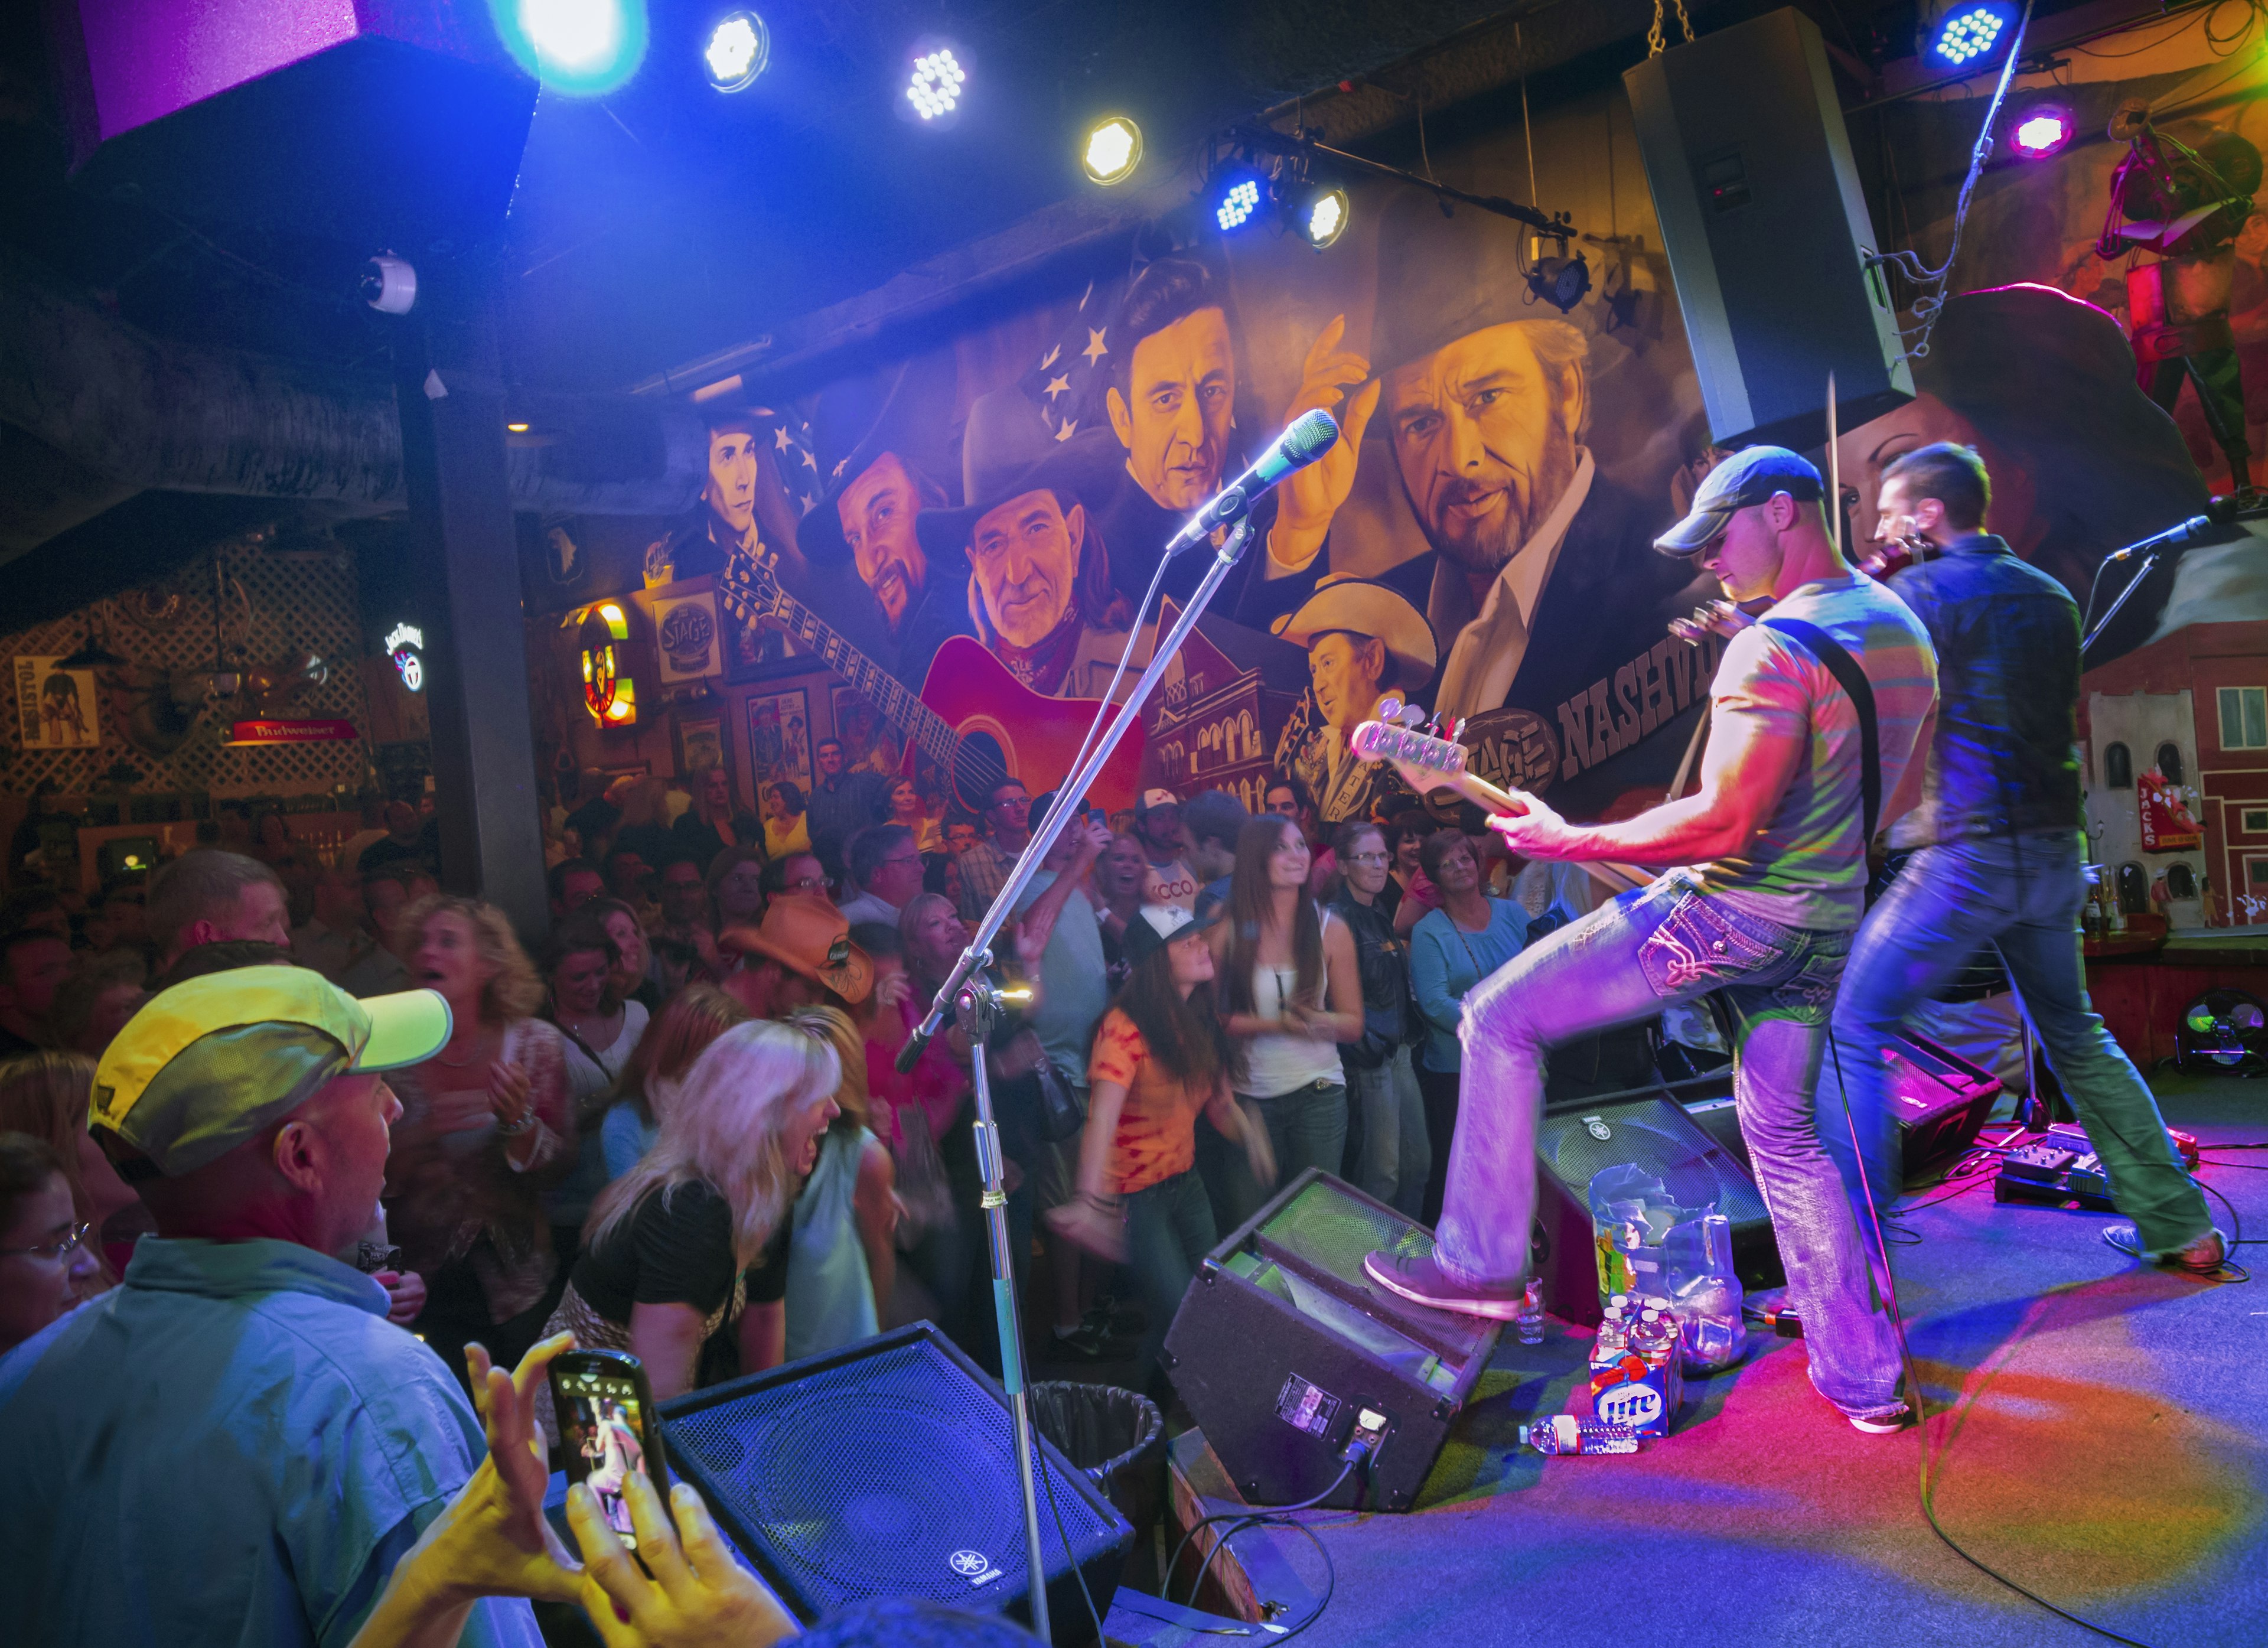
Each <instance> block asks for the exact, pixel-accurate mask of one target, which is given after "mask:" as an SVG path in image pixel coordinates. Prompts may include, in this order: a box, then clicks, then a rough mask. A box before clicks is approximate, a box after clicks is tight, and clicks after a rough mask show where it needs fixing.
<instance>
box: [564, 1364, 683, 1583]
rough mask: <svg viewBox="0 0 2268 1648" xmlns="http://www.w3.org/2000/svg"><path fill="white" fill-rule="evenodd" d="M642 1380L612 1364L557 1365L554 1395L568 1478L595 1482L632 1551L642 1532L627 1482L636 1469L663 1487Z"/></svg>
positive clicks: (604, 1511)
mask: <svg viewBox="0 0 2268 1648" xmlns="http://www.w3.org/2000/svg"><path fill="white" fill-rule="evenodd" d="M642 1383H643V1381H642V1380H640V1379H637V1377H635V1376H634V1375H632V1374H630V1373H623V1372H615V1371H613V1370H611V1369H595V1370H594V1369H587V1368H577V1369H573V1370H570V1371H562V1370H560V1369H558V1368H557V1367H556V1366H555V1367H554V1369H553V1370H552V1380H551V1399H552V1402H553V1405H554V1406H555V1407H556V1409H557V1410H558V1415H559V1438H560V1441H561V1442H562V1443H563V1445H564V1446H565V1449H566V1454H567V1460H566V1471H567V1480H568V1481H569V1482H588V1483H589V1484H590V1487H591V1491H592V1492H593V1493H594V1494H596V1495H597V1496H598V1498H599V1511H600V1514H601V1515H602V1516H604V1517H605V1518H606V1519H607V1526H608V1527H610V1528H612V1529H613V1530H614V1531H615V1533H616V1534H619V1535H621V1537H622V1543H623V1544H624V1545H626V1546H628V1547H629V1548H630V1549H632V1550H636V1549H637V1530H636V1529H635V1528H633V1527H631V1526H630V1502H629V1500H627V1499H626V1498H624V1497H623V1492H622V1490H623V1484H624V1483H625V1482H628V1481H629V1480H630V1475H631V1474H632V1473H633V1472H635V1473H637V1475H641V1476H644V1478H645V1479H646V1481H647V1482H648V1484H649V1485H651V1486H652V1487H654V1489H655V1490H656V1491H657V1492H659V1491H660V1488H661V1484H659V1483H658V1482H654V1478H653V1466H652V1464H651V1463H650V1462H649V1460H648V1457H647V1453H648V1446H649V1443H648V1438H649V1436H650V1434H651V1432H650V1431H648V1430H647V1426H646V1412H645V1402H644V1397H643V1396H642V1395H641V1394H640V1392H639V1387H640V1385H641V1384H642Z"/></svg>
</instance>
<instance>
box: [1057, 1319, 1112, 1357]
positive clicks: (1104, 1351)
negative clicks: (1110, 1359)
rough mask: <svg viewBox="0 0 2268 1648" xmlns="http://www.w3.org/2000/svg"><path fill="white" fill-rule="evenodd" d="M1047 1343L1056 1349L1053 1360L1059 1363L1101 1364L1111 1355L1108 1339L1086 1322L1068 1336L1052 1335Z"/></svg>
mask: <svg viewBox="0 0 2268 1648" xmlns="http://www.w3.org/2000/svg"><path fill="white" fill-rule="evenodd" d="M1047 1343H1048V1344H1049V1345H1052V1346H1053V1347H1054V1350H1053V1352H1052V1355H1053V1359H1054V1360H1056V1361H1058V1362H1100V1361H1101V1360H1102V1359H1103V1357H1107V1356H1108V1355H1109V1354H1110V1344H1109V1341H1108V1338H1107V1337H1105V1335H1101V1334H1099V1333H1097V1332H1095V1331H1094V1329H1093V1328H1090V1327H1089V1326H1088V1325H1087V1324H1086V1323H1085V1322H1081V1323H1080V1324H1079V1326H1078V1327H1077V1328H1074V1329H1073V1330H1072V1331H1071V1332H1070V1333H1067V1334H1066V1333H1050V1334H1049V1335H1048V1337H1047Z"/></svg>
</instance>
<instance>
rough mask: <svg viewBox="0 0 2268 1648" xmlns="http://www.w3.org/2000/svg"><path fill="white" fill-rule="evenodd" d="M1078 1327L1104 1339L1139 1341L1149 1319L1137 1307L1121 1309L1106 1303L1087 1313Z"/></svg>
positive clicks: (1147, 1315) (1131, 1306) (1130, 1306)
mask: <svg viewBox="0 0 2268 1648" xmlns="http://www.w3.org/2000/svg"><path fill="white" fill-rule="evenodd" d="M1149 1325H1150V1319H1149V1314H1148V1313H1147V1312H1145V1311H1144V1310H1143V1308H1142V1307H1141V1306H1138V1305H1129V1306H1124V1307H1123V1308H1121V1307H1119V1306H1115V1305H1113V1304H1112V1303H1110V1302H1108V1301H1106V1302H1104V1303H1102V1304H1101V1305H1097V1306H1095V1307H1094V1309H1093V1310H1091V1311H1089V1312H1087V1313H1086V1315H1085V1316H1084V1317H1082V1318H1081V1319H1080V1320H1079V1326H1080V1327H1081V1328H1086V1330H1087V1331H1089V1332H1090V1333H1094V1334H1096V1335H1100V1336H1101V1337H1102V1338H1105V1339H1139V1338H1140V1337H1141V1336H1142V1330H1143V1328H1146V1327H1148V1326H1149Z"/></svg>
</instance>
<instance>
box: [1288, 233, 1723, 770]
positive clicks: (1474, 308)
mask: <svg viewBox="0 0 2268 1648" xmlns="http://www.w3.org/2000/svg"><path fill="white" fill-rule="evenodd" d="M1385 218H1386V221H1385V223H1384V224H1382V226H1381V230H1380V235H1379V245H1380V254H1379V255H1380V268H1379V282H1378V290H1379V294H1380V296H1379V312H1378V315H1377V318H1376V320H1374V322H1373V326H1372V345H1371V357H1370V359H1369V362H1368V366H1369V369H1370V371H1371V372H1373V373H1374V374H1375V376H1376V378H1377V379H1378V380H1379V383H1380V385H1381V388H1380V389H1379V390H1378V391H1377V392H1376V396H1377V398H1376V402H1375V404H1376V412H1375V415H1374V416H1371V417H1370V418H1369V419H1368V430H1367V434H1368V436H1369V438H1370V439H1369V450H1370V451H1372V452H1375V451H1376V450H1377V446H1378V445H1380V444H1383V445H1385V447H1386V449H1387V454H1388V455H1389V456H1390V458H1391V461H1392V462H1393V464H1394V467H1395V474H1396V475H1397V476H1398V477H1399V479H1400V481H1401V484H1402V490H1403V496H1404V497H1406V498H1407V499H1408V501H1409V504H1410V512H1411V513H1412V514H1413V515H1414V516H1415V517H1416V518H1417V521H1418V526H1419V528H1420V529H1421V530H1422V531H1423V532H1424V533H1425V541H1426V543H1427V545H1428V546H1429V547H1430V548H1431V549H1432V556H1431V557H1430V562H1429V566H1430V583H1428V584H1427V585H1425V596H1424V599H1425V615H1426V619H1427V621H1428V622H1430V623H1431V625H1432V629H1433V634H1434V636H1435V639H1436V641H1437V643H1438V644H1440V648H1441V651H1442V654H1443V658H1442V666H1441V675H1440V686H1439V688H1438V689H1437V691H1436V693H1435V695H1434V707H1435V709H1436V710H1437V711H1438V712H1440V714H1441V715H1442V716H1443V717H1481V716H1483V715H1484V714H1486V713H1487V712H1489V711H1491V710H1522V711H1526V712H1527V713H1526V715H1525V716H1521V717H1501V718H1499V720H1498V721H1496V722H1495V723H1493V724H1492V725H1496V726H1499V727H1502V728H1504V729H1505V731H1504V732H1503V733H1502V736H1503V737H1504V738H1505V739H1506V740H1507V741H1508V743H1509V744H1512V745H1516V746H1517V747H1519V748H1520V749H1521V751H1522V752H1523V754H1522V755H1521V763H1522V768H1523V770H1522V771H1521V772H1518V773H1511V774H1508V775H1507V776H1510V777H1512V778H1513V779H1515V780H1516V781H1518V782H1520V783H1521V787H1523V788H1526V789H1529V790H1534V789H1535V788H1536V785H1537V784H1538V783H1539V782H1541V783H1547V784H1548V783H1553V782H1556V783H1557V784H1562V785H1566V784H1569V783H1570V781H1571V780H1572V781H1576V782H1575V784H1574V785H1573V787H1572V789H1569V790H1567V791H1564V792H1562V793H1555V795H1554V801H1555V804H1556V805H1558V806H1562V807H1563V808H1572V809H1574V810H1576V811H1578V812H1595V811H1598V810H1603V809H1604V808H1606V807H1608V806H1611V805H1612V804H1613V802H1614V801H1615V800H1616V798H1617V797H1619V796H1620V795H1622V794H1623V793H1624V791H1627V790H1631V789H1633V788H1638V787H1642V786H1645V785H1647V784H1653V785H1660V784H1663V783H1665V782H1667V780H1668V777H1669V776H1670V774H1671V772H1672V771H1673V770H1674V769H1675V766H1676V763H1677V758H1678V756H1679V755H1680V754H1683V747H1684V742H1685V738H1684V734H1685V732H1687V731H1688V730H1689V729H1690V725H1691V719H1692V714H1693V710H1692V706H1693V705H1695V704H1697V703H1701V702H1703V700H1704V699H1705V688H1706V685H1707V682H1708V679H1709V677H1708V669H1709V667H1711V666H1712V665H1713V661H1714V652H1713V651H1710V652H1708V653H1706V654H1704V653H1703V652H1701V651H1697V650H1696V649H1693V648H1690V647H1688V646H1687V645H1685V644H1683V643H1682V642H1675V641H1671V640H1669V639H1668V636H1667V635H1666V633H1665V630H1664V625H1665V624H1666V623H1667V622H1668V620H1669V618H1671V617H1672V616H1674V615H1675V614H1677V613H1679V612H1681V611H1682V610H1683V606H1681V604H1680V601H1679V595H1680V592H1681V591H1682V590H1683V588H1684V586H1685V585H1686V584H1687V583H1688V582H1689V581H1690V580H1689V578H1688V577H1687V569H1684V568H1683V567H1680V566H1677V565H1675V564H1673V563H1667V562H1666V561H1665V559H1664V557H1662V556H1661V555H1656V554H1654V553H1653V548H1652V539H1653V533H1654V531H1655V530H1656V529H1657V528H1658V527H1659V526H1660V525H1661V519H1665V518H1667V517H1668V514H1669V513H1670V509H1669V504H1668V500H1667V499H1666V498H1665V499H1664V500H1662V502H1661V504H1658V505H1655V506H1653V507H1648V506H1646V505H1644V504H1641V503H1640V502H1639V501H1638V499H1637V498H1635V497H1631V495H1630V494H1629V493H1626V492H1624V491H1623V490H1622V489H1620V488H1618V487H1616V486H1615V485H1614V484H1613V483H1612V482H1609V480H1608V479H1607V478H1606V476H1605V475H1603V474H1602V473H1601V472H1600V469H1599V466H1598V463H1597V461H1596V460H1595V459H1594V456H1593V454H1592V452H1591V451H1590V450H1589V449H1588V448H1587V446H1585V445H1583V434H1584V430H1585V426H1586V423H1587V420H1588V417H1589V415H1590V381H1589V370H1588V369H1589V342H1588V340H1587V338H1586V337H1585V335H1584V334H1583V332H1582V330H1581V329H1580V327H1576V326H1574V325H1572V323H1570V322H1568V321H1565V320H1556V319H1550V318H1543V319H1538V318H1536V314H1535V306H1534V305H1529V304H1527V303H1523V302H1522V301H1521V298H1522V296H1523V295H1524V294H1523V293H1522V291H1521V287H1520V283H1519V282H1518V281H1517V280H1516V279H1515V278H1513V277H1511V276H1510V273H1509V269H1508V260H1509V255H1510V254H1509V251H1508V249H1507V246H1508V244H1509V242H1510V239H1511V237H1513V235H1515V234H1516V233H1517V231H1516V230H1514V229H1513V227H1512V226H1511V225H1510V224H1503V223H1499V222H1498V221H1497V220H1495V219H1493V218H1490V217H1485V216H1484V214H1480V213H1463V214H1460V215H1459V216H1458V217H1455V218H1454V219H1447V218H1444V217H1442V216H1441V215H1440V211H1439V210H1437V209H1436V208H1435V207H1434V205H1433V203H1432V201H1431V200H1430V199H1425V198H1423V197H1420V196H1418V195H1415V194H1405V195H1401V196H1397V197H1396V198H1395V200H1394V201H1393V202H1390V203H1389V205H1388V210H1387V212H1386V213H1385ZM1499 240H1501V241H1504V242H1506V246H1499V245H1498V244H1497V242H1499ZM1496 254H1501V256H1498V255H1496ZM1499 264H1504V265H1506V267H1499ZM1371 393H1372V392H1371V391H1370V390H1368V389H1367V388H1365V389H1360V390H1352V391H1351V392H1349V393H1347V394H1345V395H1344V405H1343V407H1342V408H1340V409H1341V411H1342V415H1343V416H1347V417H1348V418H1349V421H1350V422H1351V419H1352V415H1354V414H1358V413H1359V412H1360V411H1361V410H1363V406H1364V402H1365V401H1366V398H1367V397H1368V396H1369V394H1371ZM1323 404H1326V405H1328V404H1329V401H1328V400H1327V401H1324V402H1323ZM1416 571H1418V569H1417V568H1414V567H1413V568H1411V569H1410V570H1409V571H1403V570H1401V569H1395V571H1394V572H1393V573H1390V574H1388V581H1389V582H1392V583H1395V584H1397V585H1402V586H1403V588H1406V589H1410V591H1411V592H1412V593H1413V594H1414V593H1415V592H1416V591H1417V585H1415V584H1414V583H1413V582H1411V581H1410V574H1411V573H1414V572H1416ZM1690 604H1691V603H1690V601H1689V602H1686V603H1684V605H1685V606H1690ZM1641 744H1642V745H1644V749H1643V751H1642V753H1640V754H1638V755H1637V756H1636V757H1635V758H1633V759H1629V760H1624V759H1618V758H1620V757H1622V756H1623V755H1624V752H1625V751H1631V750H1634V749H1637V748H1638V747H1639V746H1640V745H1641ZM1609 763H1611V765H1610V766H1609ZM1594 769H1604V770H1600V771H1598V772H1597V776H1595V777H1594V776H1590V775H1592V774H1593V772H1594Z"/></svg>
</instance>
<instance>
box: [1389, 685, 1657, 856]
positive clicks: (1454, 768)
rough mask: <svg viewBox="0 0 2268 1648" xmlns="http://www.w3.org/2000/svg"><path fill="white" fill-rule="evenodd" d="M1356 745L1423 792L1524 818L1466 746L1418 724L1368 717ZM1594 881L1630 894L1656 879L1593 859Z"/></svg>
mask: <svg viewBox="0 0 2268 1648" xmlns="http://www.w3.org/2000/svg"><path fill="white" fill-rule="evenodd" d="M1350 747H1351V749H1352V750H1353V751H1354V753H1355V754H1356V755H1358V756H1359V757H1360V758H1361V759H1362V760H1364V761H1387V762H1389V763H1391V764H1392V766H1393V768H1394V770H1395V771H1396V772H1398V773H1400V774H1401V775H1402V782H1403V783H1404V784H1408V785H1409V786H1410V789H1411V790H1413V791H1416V792H1417V793H1418V795H1420V796H1425V795H1431V794H1432V792H1433V791H1436V790H1452V791H1455V792H1456V793H1457V794H1459V795H1461V796H1462V797H1463V798H1465V799H1466V800H1468V801H1470V802H1472V803H1473V804H1474V805H1475V806H1481V807H1485V808H1487V809H1488V810H1489V811H1490V812H1491V813H1506V814H1507V815H1509V816H1512V817H1514V818H1516V817H1518V816H1519V815H1520V814H1521V813H1525V812H1526V811H1527V810H1528V809H1527V808H1525V807H1523V806H1521V804H1520V803H1519V802H1518V801H1515V800H1514V799H1513V798H1512V797H1511V796H1509V795H1507V794H1506V793H1505V792H1504V791H1501V790H1499V789H1498V788H1497V787H1496V786H1495V785H1494V784H1491V783H1490V782H1489V781H1488V780H1487V779H1485V778H1483V777H1481V776H1479V775H1477V774H1476V773H1472V772H1468V771H1467V770H1466V769H1465V747H1464V746H1463V745H1462V744H1459V743H1457V742H1455V741H1454V740H1453V739H1445V738H1436V737H1434V736H1433V735H1432V733H1429V732H1419V731H1418V729H1417V728H1415V727H1406V726H1401V725H1396V724H1395V723H1394V722H1391V721H1366V722H1364V723H1363V724H1362V725H1360V726H1359V727H1357V728H1356V729H1355V730H1354V737H1353V739H1351V742H1350ZM1583 868H1584V869H1585V870H1587V871H1588V872H1590V875H1591V879H1593V880H1594V881H1596V882H1598V883H1600V884H1601V885H1602V886H1603V887H1607V888H1608V889H1609V890H1610V891H1612V892H1616V893H1627V892H1629V891H1630V890H1631V888H1632V887H1644V886H1645V885H1646V883H1647V882H1649V881H1651V880H1653V872H1651V871H1646V870H1641V869H1638V867H1637V866H1635V865H1633V864H1609V863H1607V862H1605V861H1603V860H1597V859H1594V860H1590V861H1587V862H1586V863H1585V864H1583Z"/></svg>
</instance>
